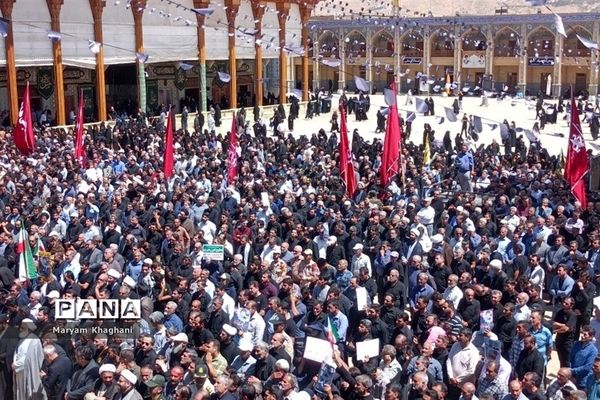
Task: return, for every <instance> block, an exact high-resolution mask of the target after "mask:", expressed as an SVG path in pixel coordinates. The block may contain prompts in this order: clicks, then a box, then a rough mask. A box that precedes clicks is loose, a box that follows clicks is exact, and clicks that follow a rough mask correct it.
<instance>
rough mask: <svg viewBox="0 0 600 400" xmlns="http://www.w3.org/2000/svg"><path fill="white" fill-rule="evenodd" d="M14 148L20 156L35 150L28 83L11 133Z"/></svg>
mask: <svg viewBox="0 0 600 400" xmlns="http://www.w3.org/2000/svg"><path fill="white" fill-rule="evenodd" d="M13 138H14V140H15V146H17V149H19V151H20V152H21V154H24V155H28V154H31V153H33V151H34V150H35V137H34V136H33V122H32V121H31V103H30V100H29V81H28V82H27V86H25V94H24V95H23V102H22V103H21V109H20V110H19V121H18V122H17V126H15V130H14V133H13Z"/></svg>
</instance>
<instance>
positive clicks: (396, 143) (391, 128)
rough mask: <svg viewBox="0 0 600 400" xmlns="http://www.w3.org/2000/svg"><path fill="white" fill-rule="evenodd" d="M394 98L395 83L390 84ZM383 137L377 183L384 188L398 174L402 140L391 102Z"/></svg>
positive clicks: (394, 108)
mask: <svg viewBox="0 0 600 400" xmlns="http://www.w3.org/2000/svg"><path fill="white" fill-rule="evenodd" d="M391 87H392V91H393V92H394V98H395V97H396V83H395V82H392V84H391ZM389 110H390V112H389V114H388V120H387V127H386V129H385V139H384V142H383V154H382V156H381V169H380V179H379V183H380V184H381V186H383V187H384V188H385V187H386V186H387V185H388V183H390V180H391V179H392V178H393V177H394V176H395V175H397V174H398V158H399V157H400V140H402V128H401V127H400V123H399V121H398V106H397V105H396V102H393V103H392V104H391V105H390V106H389Z"/></svg>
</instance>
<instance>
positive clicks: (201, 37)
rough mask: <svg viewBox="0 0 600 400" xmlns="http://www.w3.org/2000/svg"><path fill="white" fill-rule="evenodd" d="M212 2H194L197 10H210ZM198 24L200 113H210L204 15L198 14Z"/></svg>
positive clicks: (204, 0) (200, 0)
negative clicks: (207, 91) (207, 90)
mask: <svg viewBox="0 0 600 400" xmlns="http://www.w3.org/2000/svg"><path fill="white" fill-rule="evenodd" d="M209 5H210V1H206V0H194V7H195V8H208V6H209ZM196 22H197V23H198V28H197V30H196V34H197V35H198V65H199V67H200V68H199V70H200V71H199V78H200V79H199V80H200V85H199V86H200V87H199V94H200V104H199V105H198V106H199V108H200V109H199V110H198V111H199V112H203V111H208V100H207V98H208V95H207V93H206V31H205V30H204V28H203V26H204V15H200V14H196Z"/></svg>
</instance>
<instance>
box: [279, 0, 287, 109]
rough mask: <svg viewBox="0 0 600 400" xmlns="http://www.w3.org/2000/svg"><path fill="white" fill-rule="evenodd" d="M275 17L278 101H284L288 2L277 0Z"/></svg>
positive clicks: (285, 91)
mask: <svg viewBox="0 0 600 400" xmlns="http://www.w3.org/2000/svg"><path fill="white" fill-rule="evenodd" d="M277 11H278V13H277V19H279V103H280V104H284V103H285V102H286V95H287V93H288V71H287V55H286V54H285V44H286V43H285V25H286V22H287V16H288V14H289V12H290V4H289V3H285V2H284V1H278V2H277Z"/></svg>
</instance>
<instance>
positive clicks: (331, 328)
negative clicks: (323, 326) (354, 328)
mask: <svg viewBox="0 0 600 400" xmlns="http://www.w3.org/2000/svg"><path fill="white" fill-rule="evenodd" d="M327 340H329V343H331V347H332V348H333V347H334V346H335V344H336V343H337V342H338V341H339V340H340V336H339V335H338V331H337V328H336V327H335V325H333V324H332V323H331V318H329V317H327Z"/></svg>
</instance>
